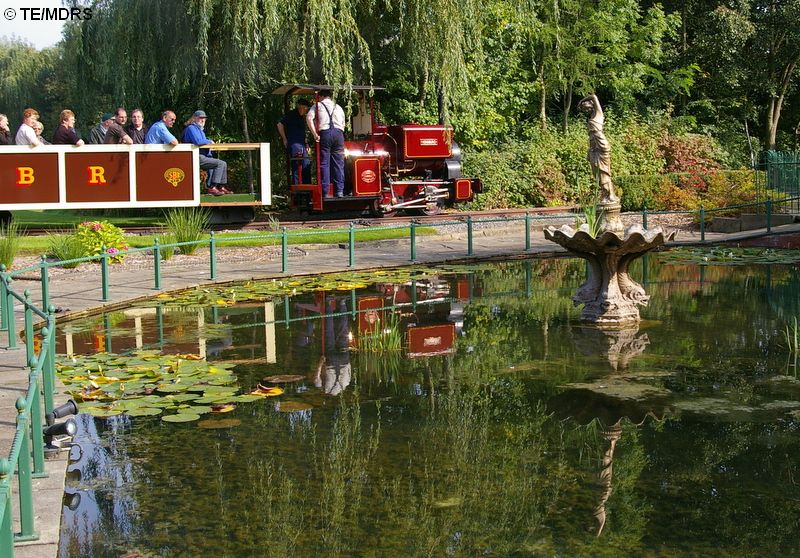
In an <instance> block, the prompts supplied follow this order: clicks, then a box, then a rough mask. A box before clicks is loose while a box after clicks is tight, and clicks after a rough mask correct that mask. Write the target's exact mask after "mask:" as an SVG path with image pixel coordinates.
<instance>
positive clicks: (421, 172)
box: [273, 84, 482, 216]
mask: <svg viewBox="0 0 800 558" xmlns="http://www.w3.org/2000/svg"><path fill="white" fill-rule="evenodd" d="M326 89H331V87H330V86H327V85H303V84H289V85H283V86H281V87H279V88H277V89H276V90H275V91H273V93H274V94H276V95H282V96H283V99H284V109H285V110H286V111H288V110H289V109H290V101H291V99H292V97H295V96H298V95H306V96H313V97H314V99H315V100H318V99H319V92H320V91H323V90H326ZM352 90H353V92H354V93H355V94H356V95H357V96H358V112H357V113H356V114H355V115H354V116H353V117H352V119H351V123H352V137H351V138H350V139H349V140H347V141H345V177H344V179H345V192H344V193H345V195H344V196H343V197H334V195H333V191H332V187H331V185H330V184H327V185H321V184H319V183H318V182H319V180H318V179H317V178H315V179H313V181H312V183H310V184H292V178H291V177H292V165H299V164H300V161H298V160H296V159H289V160H288V164H287V175H288V177H289V184H290V186H289V205H290V207H291V208H294V209H297V210H298V211H301V212H321V211H329V210H333V211H340V210H351V211H369V212H370V213H372V214H373V215H375V216H391V215H393V214H394V213H395V212H397V211H398V210H405V211H409V212H417V213H420V214H425V215H433V214H436V213H438V212H439V211H440V210H441V209H442V208H443V207H449V206H453V205H455V204H457V203H462V202H467V201H470V200H472V199H473V196H474V194H476V193H480V192H481V191H482V184H481V181H480V180H479V179H477V178H466V177H463V176H461V150H460V148H459V146H458V144H457V143H456V142H455V141H453V129H452V127H450V126H447V125H442V124H438V125H420V124H401V125H391V126H389V125H386V124H383V123H381V122H379V121H378V119H377V115H376V110H375V106H374V104H373V99H372V98H371V97H370V98H367V95H368V94H370V93H371V92H372V91H375V90H381V88H379V87H370V86H354V87H353V88H352ZM307 157H310V158H311V160H312V161H314V162H316V169H317V172H316V176H317V177H318V176H319V175H320V173H319V154H318V153H313V154H309V155H307ZM313 166H314V165H313V164H312V167H313ZM295 174H297V175H298V176H299V175H300V173H295Z"/></svg>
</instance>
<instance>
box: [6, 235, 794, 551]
mask: <svg viewBox="0 0 800 558" xmlns="http://www.w3.org/2000/svg"><path fill="white" fill-rule="evenodd" d="M791 232H795V233H797V232H800V224H793V225H784V226H781V227H773V233H778V234H780V233H791ZM766 234H767V233H766V230H763V229H762V230H754V231H746V232H741V233H732V234H722V233H706V236H705V238H706V243H720V242H728V241H730V242H734V241H737V240H741V239H747V238H753V237H757V236H764V235H766ZM699 243H700V234H699V233H688V232H681V233H679V235H678V238H677V240H676V242H673V243H672V244H673V245H691V244H699ZM524 248H525V236H524V226H523V225H522V223H519V225H518V226H509V227H506V228H491V229H486V230H477V231H476V232H475V235H474V238H473V252H474V255H473V257H472V258H467V256H466V253H467V242H466V238H465V237H464V236H455V235H453V236H446V237H424V236H423V237H418V239H417V261H418V262H419V263H432V262H445V261H456V260H458V261H464V260H468V259H484V258H508V257H524V256H526V255H530V254H537V255H546V254H556V253H563V249H562V248H561V247H560V246H557V245H556V244H553V243H551V242H548V241H546V240H545V239H544V236H543V234H542V233H541V231H533V232H532V234H531V250H530V251H529V252H525V250H524ZM222 251H224V248H220V254H222ZM355 254H356V262H355V267H354V269H372V268H386V267H396V266H402V265H407V264H409V263H410V262H409V257H410V247H409V243H408V241H405V240H404V241H381V242H371V243H363V244H358V246H357V249H356V253H355ZM223 259H224V258H222V257H220V260H223ZM347 264H348V251H347V249H346V246H327V247H308V248H293V249H292V255H291V257H290V258H289V260H288V268H289V269H288V271H289V274H295V275H301V274H317V273H326V272H331V271H342V270H347V269H348V267H347ZM85 267H86V268H87V271H86V272H85V273H80V274H74V275H62V276H60V277H58V276H57V277H53V279H52V280H51V288H50V301H51V303H52V304H54V305H56V306H60V307H62V308H66V309H69V311H68V312H67V313H66V314H65V315H62V314H59V318H58V319H59V320H63V319H64V318H65V317H67V316H71V317H74V316H76V315H80V314H81V313H86V312H89V311H92V310H97V309H99V308H104V307H109V306H113V305H119V304H121V303H123V302H126V301H130V300H131V299H136V298H143V297H148V296H152V295H154V294H156V293H157V292H158V291H155V290H154V289H153V285H154V281H153V272H152V269H150V270H124V271H123V270H116V269H114V267H113V266H112V267H111V272H110V290H109V296H110V299H111V300H110V301H109V302H106V303H103V302H102V289H101V284H100V271H99V266H95V267H94V268H92V267H91V266H85ZM280 268H281V262H280V257H279V256H276V257H274V258H273V259H272V260H268V261H265V262H261V261H258V262H244V263H243V262H236V263H224V262H220V263H219V264H218V266H217V282H228V281H241V280H247V279H254V278H271V277H283V276H285V275H284V274H282V273H281V269H280ZM209 275H210V270H209V264H208V258H205V259H204V260H203V263H202V264H194V265H181V263H180V257H176V258H175V259H174V260H171V261H170V262H165V263H164V264H162V281H161V287H162V290H163V291H167V290H173V289H182V288H186V287H192V286H195V285H200V284H204V283H209V282H211V281H210V279H209ZM33 279H35V278H31V279H30V280H25V279H20V280H16V281H14V285H13V286H14V287H15V289H16V290H17V291H18V292H19V290H24V289H30V291H31V294H32V296H33V298H34V300H35V301H37V302H38V301H40V300H41V293H40V286H39V282H38V281H36V280H33ZM16 314H17V319H18V323H17V324H16V325H17V331H19V330H21V329H22V327H23V326H22V321H21V316H20V314H21V312H19V311H17V312H16ZM2 340H3V343H2V344H3V346H5V342H4V341H5V339H4V338H2ZM20 345H21V346H22V344H21V343H20ZM24 359H25V349H24V346H22V348H21V349H19V350H15V351H9V350H0V375H2V376H0V377H2V381H0V456H7V455H8V452H9V448H10V445H11V437H12V436H13V431H14V424H15V423H14V419H15V416H16V412H15V408H14V402H15V400H16V399H17V397H19V396H20V395H23V394H24V393H25V390H26V389H27V385H28V380H27V373H26V371H25V369H24V368H23V365H24ZM64 400H65V397H64V396H63V395H61V396H58V398H57V400H56V404H58V403H59V401H61V402H63V401H64ZM65 468H66V452H62V453H61V455H60V457H59V458H58V459H54V460H48V461H47V467H46V469H47V472H48V474H49V476H48V477H47V478H45V479H35V480H34V497H35V501H34V510H35V521H36V530H37V531H38V532H39V534H40V539H39V540H38V541H36V542H34V543H29V544H26V545H17V546H16V547H15V554H14V556H15V557H16V558H52V557H54V556H56V554H57V548H58V535H59V529H60V517H61V507H62V505H61V498H62V495H63V491H64V471H65ZM13 506H14V508H15V512H16V511H17V509H18V507H19V506H18V502H17V500H16V497H15V501H14V503H13ZM17 529H18V526H17ZM3 558H5V557H3Z"/></svg>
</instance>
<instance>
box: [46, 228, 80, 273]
mask: <svg viewBox="0 0 800 558" xmlns="http://www.w3.org/2000/svg"><path fill="white" fill-rule="evenodd" d="M47 241H48V246H47V255H48V256H52V257H54V258H56V259H57V260H60V261H62V262H64V261H67V260H76V259H79V258H83V257H84V256H86V250H85V249H84V247H83V243H82V242H81V241H80V240H79V239H78V237H77V236H75V235H74V234H72V233H69V232H65V233H61V234H48V235H47ZM78 265H80V264H78V263H77V262H75V263H70V264H66V265H65V266H64V267H68V268H69V267H78Z"/></svg>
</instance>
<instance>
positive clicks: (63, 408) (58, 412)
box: [44, 399, 78, 426]
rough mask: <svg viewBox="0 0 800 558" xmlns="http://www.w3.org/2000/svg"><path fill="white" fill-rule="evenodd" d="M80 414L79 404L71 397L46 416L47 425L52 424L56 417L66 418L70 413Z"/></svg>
mask: <svg viewBox="0 0 800 558" xmlns="http://www.w3.org/2000/svg"><path fill="white" fill-rule="evenodd" d="M77 414H78V404H77V403H75V401H74V400H72V399H70V400H69V401H67V402H66V403H64V404H63V405H59V406H58V407H56V408H55V409H53V410H52V411H50V412H49V413H47V415H46V416H45V417H44V419H45V421H47V426H52V425H53V424H54V423H55V422H56V419H60V418H64V417H66V416H69V415H77Z"/></svg>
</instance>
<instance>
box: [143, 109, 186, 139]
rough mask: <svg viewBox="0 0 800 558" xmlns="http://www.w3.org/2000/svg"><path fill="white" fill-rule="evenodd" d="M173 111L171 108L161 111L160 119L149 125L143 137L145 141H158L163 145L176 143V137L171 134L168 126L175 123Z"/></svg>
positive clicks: (170, 126)
mask: <svg viewBox="0 0 800 558" xmlns="http://www.w3.org/2000/svg"><path fill="white" fill-rule="evenodd" d="M175 120H176V117H175V113H174V112H172V111H171V110H165V111H164V112H162V113H161V120H159V121H158V122H156V123H155V124H153V125H152V126H150V129H149V130H148V131H147V136H145V138H144V142H145V143H160V144H163V145H178V138H176V137H175V136H173V135H172V134H171V133H170V131H169V128H172V126H173V125H174V124H175Z"/></svg>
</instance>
